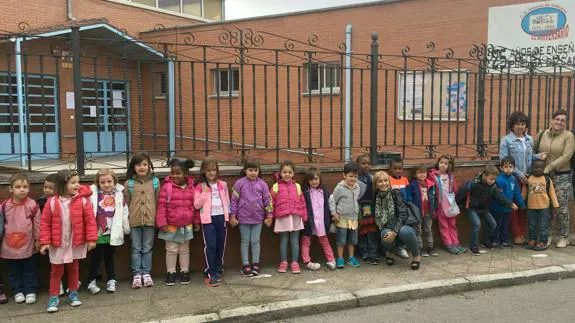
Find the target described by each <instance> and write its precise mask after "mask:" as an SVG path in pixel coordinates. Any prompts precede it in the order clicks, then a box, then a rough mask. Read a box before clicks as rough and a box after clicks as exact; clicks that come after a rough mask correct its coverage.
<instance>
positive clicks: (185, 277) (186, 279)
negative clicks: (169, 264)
mask: <svg viewBox="0 0 575 323" xmlns="http://www.w3.org/2000/svg"><path fill="white" fill-rule="evenodd" d="M189 283H190V272H189V271H182V272H181V273H180V284H182V285H187V284H189Z"/></svg>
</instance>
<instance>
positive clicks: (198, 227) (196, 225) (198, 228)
mask: <svg viewBox="0 0 575 323" xmlns="http://www.w3.org/2000/svg"><path fill="white" fill-rule="evenodd" d="M194 231H196V232H198V231H200V224H199V223H196V224H194Z"/></svg>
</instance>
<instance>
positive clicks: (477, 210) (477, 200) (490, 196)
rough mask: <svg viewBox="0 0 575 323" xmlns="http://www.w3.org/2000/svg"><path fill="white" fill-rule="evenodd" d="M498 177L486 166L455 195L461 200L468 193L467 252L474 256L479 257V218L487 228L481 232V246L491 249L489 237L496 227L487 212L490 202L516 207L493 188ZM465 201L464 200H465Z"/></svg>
mask: <svg viewBox="0 0 575 323" xmlns="http://www.w3.org/2000/svg"><path fill="white" fill-rule="evenodd" d="M498 175H499V169H497V167H495V166H493V165H489V166H486V167H485V168H484V169H483V171H482V172H481V174H480V175H479V176H478V177H477V178H476V179H474V180H473V181H471V182H470V183H469V184H468V185H464V186H463V188H462V189H460V190H459V192H458V193H457V194H458V196H460V198H458V200H461V199H462V197H463V196H465V197H466V196H467V193H469V208H468V209H467V215H468V216H469V220H470V221H471V225H472V231H471V241H470V243H469V250H470V251H471V254H472V255H474V256H479V255H480V254H481V253H480V252H479V230H480V229H481V218H483V220H484V221H485V224H486V226H487V228H485V230H483V237H484V239H482V240H483V242H482V244H483V245H484V246H486V247H487V248H489V249H492V248H493V245H492V244H491V242H489V237H490V236H491V233H492V231H493V230H494V229H495V228H496V227H497V223H496V222H495V219H494V218H493V216H492V215H491V213H490V212H489V205H490V204H491V200H496V201H499V202H500V203H501V204H503V205H504V206H505V207H507V208H510V209H513V210H517V209H518V208H517V205H515V204H514V203H513V202H511V201H510V200H508V199H507V198H505V196H503V194H502V193H501V191H499V189H498V188H497V186H495V180H496V179H497V176H498ZM465 199H466V198H465Z"/></svg>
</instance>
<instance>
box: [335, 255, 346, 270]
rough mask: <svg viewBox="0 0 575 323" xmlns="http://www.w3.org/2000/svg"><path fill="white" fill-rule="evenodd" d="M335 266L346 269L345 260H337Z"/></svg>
mask: <svg viewBox="0 0 575 323" xmlns="http://www.w3.org/2000/svg"><path fill="white" fill-rule="evenodd" d="M335 266H336V267H337V268H339V269H343V268H344V267H345V260H343V258H337V260H336V261H335Z"/></svg>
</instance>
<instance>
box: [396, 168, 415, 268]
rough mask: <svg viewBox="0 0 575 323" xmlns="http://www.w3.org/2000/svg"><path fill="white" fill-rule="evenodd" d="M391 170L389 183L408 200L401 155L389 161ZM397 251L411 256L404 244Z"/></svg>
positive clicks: (400, 254)
mask: <svg viewBox="0 0 575 323" xmlns="http://www.w3.org/2000/svg"><path fill="white" fill-rule="evenodd" d="M389 170H390V172H391V176H390V177H389V184H390V185H391V189H392V190H394V189H397V190H399V191H400V192H401V194H402V195H403V198H404V199H405V200H407V186H408V185H409V179H407V177H404V176H403V159H401V158H400V157H395V158H393V159H391V162H390V163H389ZM418 242H420V241H418ZM395 253H396V254H397V255H398V256H400V257H401V258H404V259H407V258H409V255H408V254H407V251H406V250H405V248H403V247H402V246H397V248H396V252H395Z"/></svg>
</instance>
